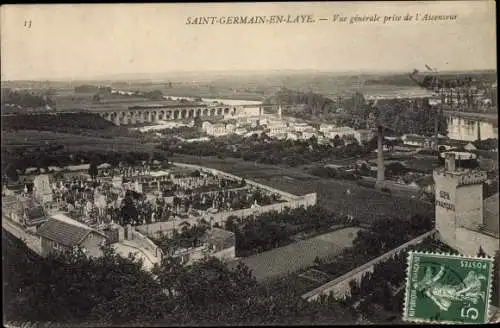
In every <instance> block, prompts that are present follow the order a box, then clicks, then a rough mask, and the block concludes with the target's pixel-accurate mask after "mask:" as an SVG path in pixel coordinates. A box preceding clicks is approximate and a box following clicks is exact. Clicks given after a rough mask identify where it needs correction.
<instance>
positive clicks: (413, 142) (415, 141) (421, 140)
mask: <svg viewBox="0 0 500 328" xmlns="http://www.w3.org/2000/svg"><path fill="white" fill-rule="evenodd" d="M401 140H402V141H403V144H405V145H408V146H414V147H420V148H430V146H431V140H430V138H426V137H424V136H420V135H416V134H405V135H403V136H402V137H401Z"/></svg>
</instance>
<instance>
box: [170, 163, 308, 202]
mask: <svg viewBox="0 0 500 328" xmlns="http://www.w3.org/2000/svg"><path fill="white" fill-rule="evenodd" d="M172 164H173V165H175V166H178V167H184V168H190V169H194V170H200V171H204V172H209V173H211V174H214V175H219V176H223V177H226V178H229V179H234V180H241V179H242V178H241V177H239V176H236V175H234V174H231V173H227V172H223V171H219V170H216V169H212V168H208V167H204V166H199V165H193V164H184V163H172ZM245 181H246V183H247V184H249V185H252V186H255V187H259V188H261V189H264V190H266V191H268V192H271V193H277V194H279V195H281V197H283V199H285V200H294V199H297V198H299V196H296V195H293V194H290V193H287V192H284V191H282V190H278V189H275V188H272V187H269V186H266V185H263V184H260V183H258V182H255V181H253V180H248V179H245Z"/></svg>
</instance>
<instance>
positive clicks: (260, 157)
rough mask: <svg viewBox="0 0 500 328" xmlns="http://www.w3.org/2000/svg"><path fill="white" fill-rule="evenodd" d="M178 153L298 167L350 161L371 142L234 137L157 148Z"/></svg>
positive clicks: (178, 143) (369, 147) (363, 152)
mask: <svg viewBox="0 0 500 328" xmlns="http://www.w3.org/2000/svg"><path fill="white" fill-rule="evenodd" d="M158 148H159V149H162V150H169V151H172V152H177V153H180V154H188V155H195V156H218V157H219V158H225V157H232V158H242V159H243V160H245V161H256V162H258V163H263V164H286V165H289V166H298V165H303V164H310V163H313V162H319V161H322V160H335V159H338V158H350V157H353V156H356V155H362V154H366V153H369V152H370V151H371V150H372V149H371V146H370V143H369V144H367V145H359V144H358V143H352V144H347V145H345V146H343V147H338V148H337V147H333V146H331V145H329V144H318V142H317V140H316V138H314V137H313V138H311V139H309V140H306V141H304V140H296V141H293V140H275V139H270V138H268V137H267V136H266V135H265V134H263V135H261V136H256V135H254V136H252V137H249V138H242V137H238V136H233V137H229V138H218V139H214V140H210V141H208V142H193V143H182V144H181V142H179V141H176V140H170V141H169V142H165V143H163V144H162V145H160V146H158Z"/></svg>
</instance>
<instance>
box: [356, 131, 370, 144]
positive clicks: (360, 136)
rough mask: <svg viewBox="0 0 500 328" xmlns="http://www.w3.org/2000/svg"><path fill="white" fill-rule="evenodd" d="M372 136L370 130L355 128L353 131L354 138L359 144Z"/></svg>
mask: <svg viewBox="0 0 500 328" xmlns="http://www.w3.org/2000/svg"><path fill="white" fill-rule="evenodd" d="M374 136H375V133H374V132H373V131H372V130H356V131H355V132H354V138H356V140H357V141H358V142H359V143H360V144H362V143H363V142H368V141H370V140H371V139H372V138H373V137H374Z"/></svg>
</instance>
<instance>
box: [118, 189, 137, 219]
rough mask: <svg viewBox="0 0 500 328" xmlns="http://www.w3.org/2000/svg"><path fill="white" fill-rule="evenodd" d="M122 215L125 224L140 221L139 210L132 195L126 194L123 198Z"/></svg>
mask: <svg viewBox="0 0 500 328" xmlns="http://www.w3.org/2000/svg"><path fill="white" fill-rule="evenodd" d="M120 216H121V218H122V223H123V225H127V224H133V223H136V222H137V221H138V217H139V212H138V211H137V208H136V206H135V204H134V201H133V199H132V196H131V195H126V196H125V198H123V201H122V206H121V211H120Z"/></svg>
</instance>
